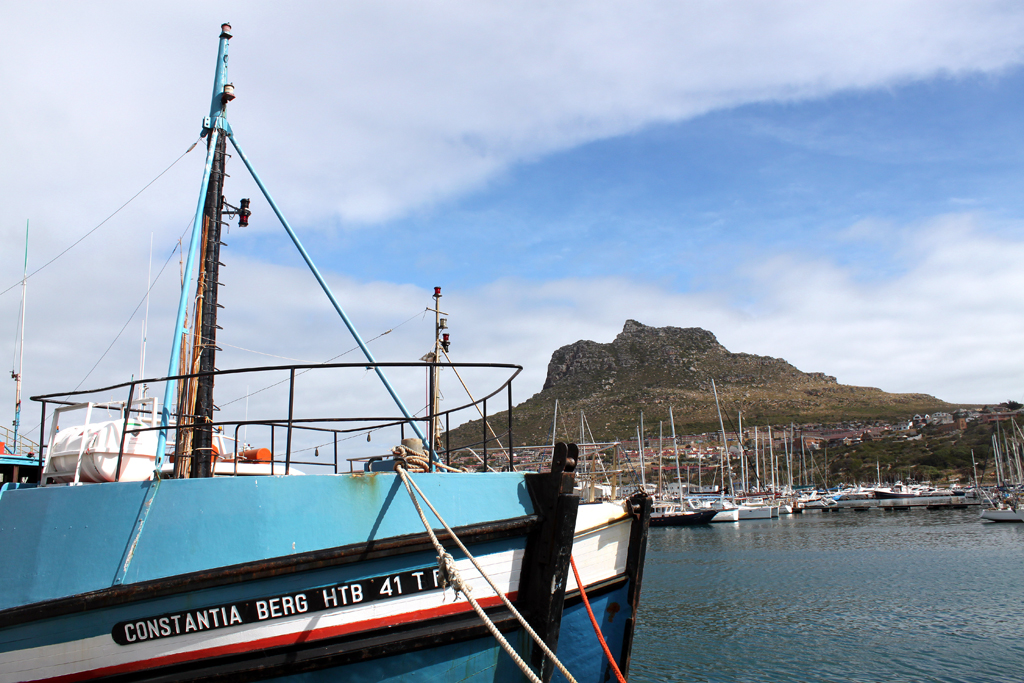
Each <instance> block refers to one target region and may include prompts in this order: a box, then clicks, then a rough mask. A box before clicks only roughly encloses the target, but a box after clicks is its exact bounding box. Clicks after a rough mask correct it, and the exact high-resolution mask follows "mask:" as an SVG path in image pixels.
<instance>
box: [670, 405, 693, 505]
mask: <svg viewBox="0 0 1024 683" xmlns="http://www.w3.org/2000/svg"><path fill="white" fill-rule="evenodd" d="M668 420H669V423H670V424H671V425H672V450H673V451H674V452H675V456H676V486H678V487H679V502H682V501H683V479H682V477H680V476H679V442H678V441H676V418H675V417H674V416H673V415H672V406H669V407H668ZM686 483H687V484H689V483H690V466H689V465H687V466H686ZM686 493H687V494H689V493H690V487H689V486H687V487H686Z"/></svg>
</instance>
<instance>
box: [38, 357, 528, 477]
mask: <svg viewBox="0 0 1024 683" xmlns="http://www.w3.org/2000/svg"><path fill="white" fill-rule="evenodd" d="M435 367H439V368H442V369H443V368H453V369H478V370H492V371H507V372H509V373H511V374H509V375H508V376H507V377H506V378H505V379H503V380H502V381H500V383H499V385H498V387H497V388H496V389H494V390H493V391H492V392H491V393H489V394H487V395H486V396H483V397H481V398H477V399H475V400H472V399H471V400H470V401H469V402H468V403H464V404H461V405H458V406H457V407H454V408H450V409H447V410H443V411H438V412H437V414H436V415H435V414H432V413H431V412H430V404H429V402H428V404H427V407H426V408H425V409H424V411H422V412H424V414H423V415H422V416H417V417H412V418H407V417H405V416H394V415H373V416H366V415H363V416H339V415H332V414H330V410H327V409H325V410H324V411H323V414H321V413H314V414H297V413H296V409H297V405H298V404H299V403H300V401H299V396H298V395H297V387H296V378H297V377H298V376H300V375H305V374H306V373H310V372H318V373H325V372H328V371H346V370H348V371H351V372H356V371H366V370H376V369H377V368H394V369H416V370H422V369H433V368H435ZM520 372H522V366H519V365H511V364H503V363H423V362H419V363H365V362H363V363H329V364H300V365H277V366H262V367H256V368H239V369H232V370H217V371H214V372H205V373H192V374H187V375H177V376H174V377H163V378H159V379H143V380H133V381H130V382H123V383H121V384H115V385H111V386H107V387H101V388H99V389H91V390H81V391H72V392H63V393H54V394H46V395H40V396H33V397H32V400H33V401H36V402H38V403H40V405H41V416H40V426H39V429H40V434H46V420H47V408H48V407H50V408H58V407H60V406H72V405H80V404H83V403H85V402H88V401H89V398H88V397H90V396H99V395H103V396H104V397H105V398H104V400H103V401H101V402H100V401H97V402H96V404H97V405H103V406H104V407H106V408H108V409H109V408H111V407H115V409H119V410H120V413H121V415H120V419H121V420H122V431H121V443H120V448H119V450H118V454H117V467H116V477H115V478H116V479H118V480H119V479H120V477H121V474H122V472H123V470H122V462H123V459H124V457H125V455H126V454H125V441H126V439H127V437H128V436H129V435H140V434H143V433H145V432H152V431H159V430H162V429H163V430H167V432H168V433H169V436H168V438H167V443H168V444H175V443H177V442H178V439H177V438H171V436H170V435H171V434H173V435H174V436H175V437H176V436H177V435H178V433H179V432H182V431H184V430H196V429H200V428H202V429H210V430H213V431H214V432H215V433H218V434H219V435H221V438H222V442H223V441H231V442H232V443H233V444H234V445H233V449H232V453H231V454H230V455H231V456H232V457H233V460H234V466H233V468H232V472H231V474H238V473H239V465H240V464H243V465H245V464H251V462H252V461H247V460H241V454H242V452H243V450H245V449H243V447H242V446H243V444H242V441H240V440H239V435H240V430H243V429H247V428H249V427H255V428H258V429H259V428H262V429H268V430H269V449H268V450H270V459H269V461H259V462H269V473H271V474H290V473H291V468H292V467H293V466H295V465H300V466H302V465H305V466H320V467H333V470H334V472H335V473H337V472H338V469H339V467H338V463H339V443H340V442H341V441H343V440H348V439H351V438H353V437H354V436H358V435H360V434H362V433H366V434H374V433H377V432H380V431H381V430H397V431H398V439H397V440H396V443H397V442H399V441H400V440H401V439H402V438H404V437H405V428H406V426H407V425H409V424H410V423H413V422H420V423H423V424H424V425H425V426H427V425H431V424H433V423H434V422H435V421H443V423H444V426H445V427H444V438H443V441H444V444H443V448H442V444H441V443H432V444H431V443H428V444H425V447H426V449H427V450H428V452H429V455H430V459H431V461H436V460H437V459H440V458H443V459H444V460H445V461H446V462H447V464H450V461H451V455H452V453H454V452H457V451H459V450H463V449H465V448H482V451H483V465H484V469H485V470H486V469H488V467H489V465H488V460H489V452H493V447H491V444H493V443H494V442H497V443H498V444H499V446H500V444H501V440H502V439H505V444H506V446H501V447H500V450H501V451H503V452H505V453H507V454H511V453H512V446H513V434H512V381H513V380H514V379H515V378H516V377H517V376H518V375H519V373H520ZM272 373H287V375H288V376H287V379H286V380H280V381H277V382H273V383H271V384H269V386H266V387H264V388H263V389H260V390H259V391H256V392H248V391H247V393H246V397H249V396H253V395H255V394H257V393H261V392H263V391H266V390H267V389H270V388H273V387H275V386H278V385H281V384H284V383H285V382H287V385H288V386H287V399H286V404H285V405H281V406H280V412H279V413H278V414H280V415H282V416H281V417H271V418H267V417H258V418H255V419H248V417H247V416H246V417H243V418H241V419H211V420H208V419H203V418H197V417H195V416H190V415H187V414H183V413H182V410H181V407H180V406H179V407H177V409H176V413H172V414H176V416H177V419H176V420H174V421H173V423H172V424H169V425H167V426H166V427H160V426H142V427H138V426H130V424H129V423H130V421H131V416H132V415H133V414H135V413H141V412H143V410H142V409H140V408H136V407H135V406H136V405H138V403H139V401H138V399H137V395H138V394H137V391H138V389H137V388H138V387H139V386H140V385H145V386H148V387H153V386H154V385H158V384H160V383H163V382H168V381H172V380H173V381H177V382H183V381H189V380H193V379H195V378H198V377H202V376H211V375H212V376H213V377H214V378H215V381H216V380H217V379H221V380H225V379H227V378H235V377H236V376H242V375H245V376H249V377H248V378H249V379H251V376H263V375H269V374H272ZM503 375H504V373H503ZM179 386H180V384H179ZM317 388H318V389H321V390H322V387H317ZM118 391H126V392H127V396H126V400H125V401H124V403H120V402H118V401H112V400H110V398H109V397H110V396H111V394H115V393H116V392H118ZM503 393H504V394H505V396H504V397H503V398H505V401H502V403H506V402H507V429H504V430H501V431H495V430H494V429H493V428H492V426H491V425H490V424H489V422H488V419H487V415H488V413H487V410H488V401H491V403H492V405H493V401H494V399H495V397H497V396H499V395H500V394H503ZM116 406H119V408H116ZM158 410H159V408H158ZM469 410H472V411H473V412H474V413H478V414H482V415H483V420H482V422H483V438H482V439H481V440H480V441H476V442H474V443H470V444H457V445H453V444H452V443H451V432H452V429H451V424H452V422H456V421H458V420H460V419H461V418H462V417H464V416H463V415H462V413H464V412H465V411H469ZM145 412H146V413H147V414H150V412H149V410H145ZM306 412H307V413H310V412H311V411H308V410H307V411H306ZM474 417H475V415H474ZM453 418H454V419H453ZM467 421H468V420H467ZM232 431H233V439H227V438H225V437H224V435H226V434H228V433H230V432H232ZM420 431H421V432H422V433H425V434H430V433H431V430H430V429H429V428H428V429H421V430H420ZM282 432H283V435H284V440H285V443H284V449H283V454H282V453H281V452H280V450H281V449H279V448H278V444H277V442H278V438H279V436H280V435H281V433H282ZM489 432H490V433H489ZM313 435H316V436H317V437H318V438H320V439H322V438H326V439H327V440H326V441H325V442H324V443H320V444H314V445H313V446H309V447H307V448H302V449H296V443H295V441H296V438H297V437H299V436H302V437H306V438H307V439H308V438H310V437H311V436H313ZM319 435H323V436H319ZM83 438H84V437H83ZM244 438H247V437H243V439H244ZM368 440H369V439H368ZM441 440H442V439H438V441H441ZM52 445H53V444H52V442H51V443H45V444H43V445H42V446H41V447H40V448H39V449H38V450H37V452H38V453H39V456H40V460H43V455H44V453H45V451H46V449H47V448H49V447H51V446H52ZM320 447H328V448H330V449H331V450H332V454H331V455H332V457H331V458H330V461H329V462H328V461H326V459H325V460H324V461H320V460H309V459H306V460H300V459H298V458H296V457H295V456H296V455H297V454H299V453H303V452H306V451H308V450H313V451H314V453H315V454H316V455H315V456H314V457H315V458H318V457H319V448H320ZM171 450H173V447H172V448H171ZM129 455H131V454H129ZM154 455H156V454H154ZM167 455H169V456H171V458H172V459H174V458H179V457H193V456H194V455H195V453H194V452H192V453H180V454H179V453H173V452H171V453H168V454H167ZM227 455H228V453H220V454H219V457H220V458H221V460H222V461H223V459H224V458H225V457H226V456H227ZM375 457H388V456H375ZM505 459H506V460H507V462H505V463H502V469H505V468H506V467H507V468H508V469H512V458H511V457H508V456H507V455H506V458H505ZM240 460H241V461H240ZM47 461H48V460H47ZM222 469H223V468H222ZM223 473H224V472H221V471H218V472H216V474H217V475H220V474H223ZM162 476H166V475H162Z"/></svg>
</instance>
